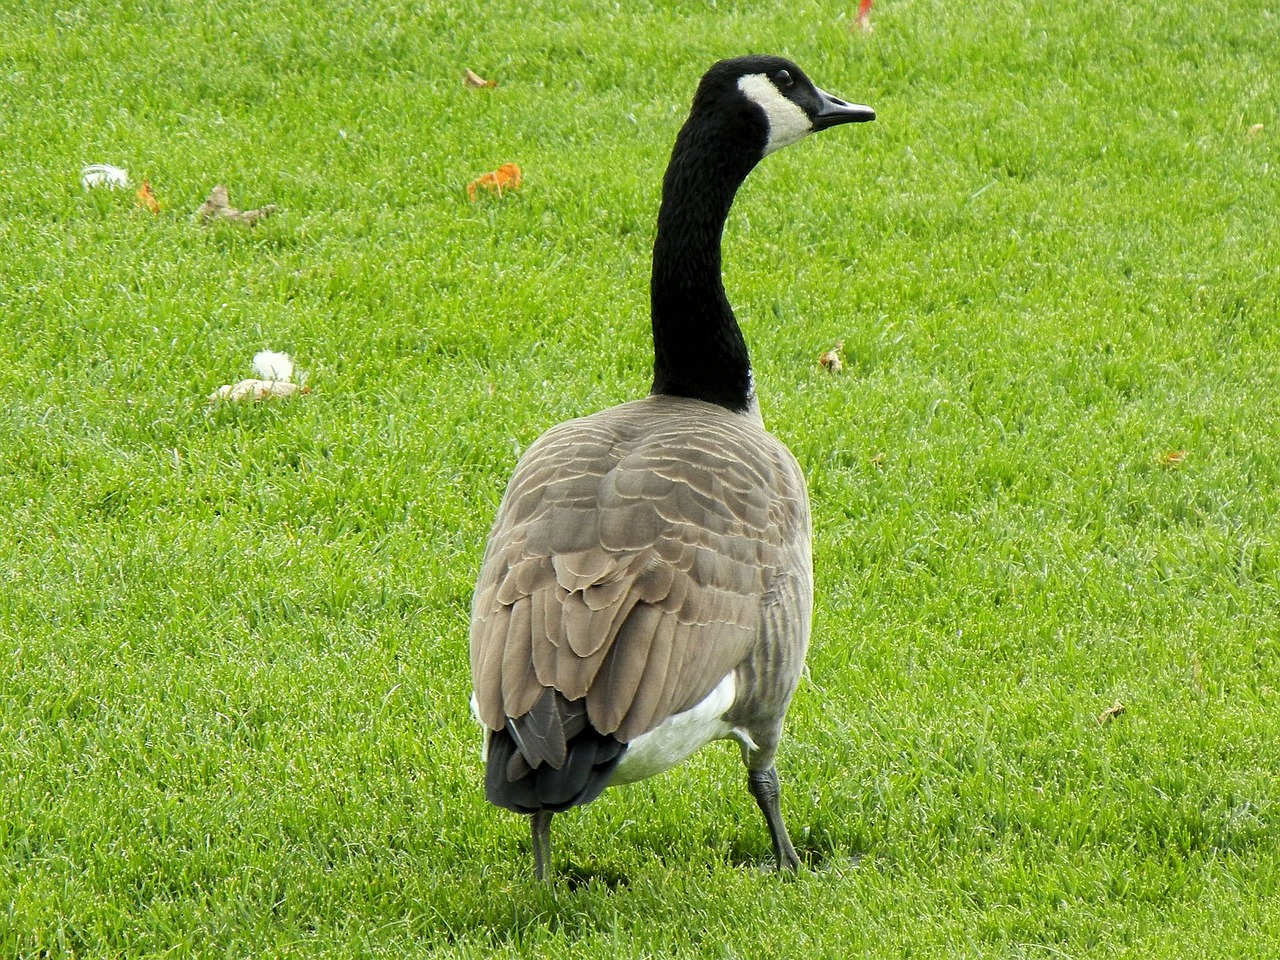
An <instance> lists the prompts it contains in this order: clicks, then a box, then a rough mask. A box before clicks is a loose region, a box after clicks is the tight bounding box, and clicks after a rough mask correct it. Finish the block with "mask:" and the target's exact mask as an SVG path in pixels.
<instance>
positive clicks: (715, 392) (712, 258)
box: [649, 113, 761, 411]
mask: <svg viewBox="0 0 1280 960" xmlns="http://www.w3.org/2000/svg"><path fill="white" fill-rule="evenodd" d="M755 133H758V131H751V130H750V129H744V128H743V126H742V125H741V120H739V123H738V124H737V125H734V124H731V123H724V124H709V123H707V121H706V118H699V117H698V116H697V114H696V113H695V115H693V116H691V117H690V118H689V120H688V122H687V123H686V124H685V126H684V129H682V130H681V131H680V135H679V136H678V137H677V138H676V145H675V149H674V151H673V152H672V154H671V163H670V165H669V166H668V167H667V174H666V177H665V178H664V179H663V182H662V207H661V209H660V210H659V211H658V234H657V239H656V240H655V241H654V245H653V275H652V278H651V282H650V287H649V299H650V306H651V310H652V318H653V352H654V359H653V393H655V394H667V395H671V396H678V397H693V398H695V399H698V400H706V401H709V402H711V403H717V404H719V405H721V406H723V407H728V408H729V409H731V410H738V411H743V410H747V409H748V408H749V407H750V406H751V405H752V403H753V402H754V389H753V387H752V380H751V359H750V357H749V356H748V354H747V344H746V341H745V340H743V338H742V331H741V330H740V329H739V328H738V321H737V319H736V318H735V317H734V315H733V308H732V307H730V306H729V300H728V298H727V297H726V296H725V292H724V284H723V283H722V282H721V279H720V237H721V234H722V233H723V231H724V223H725V219H726V218H727V217H728V216H729V208H730V207H731V206H732V205H733V198H734V195H735V194H736V193H737V191H738V187H739V186H740V185H741V184H742V181H743V180H744V179H746V176H747V174H748V173H750V171H751V168H752V167H753V166H755V164H756V162H757V160H759V158H760V154H761V150H760V148H759V146H758V142H755V143H753V142H750V141H749V140H748V138H749V137H750V136H752V135H753V134H755ZM743 141H747V142H743Z"/></svg>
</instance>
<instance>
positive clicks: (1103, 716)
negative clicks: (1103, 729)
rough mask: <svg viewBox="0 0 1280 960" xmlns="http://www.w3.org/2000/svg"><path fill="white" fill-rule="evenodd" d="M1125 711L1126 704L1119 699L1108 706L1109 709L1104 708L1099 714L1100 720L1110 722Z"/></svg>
mask: <svg viewBox="0 0 1280 960" xmlns="http://www.w3.org/2000/svg"><path fill="white" fill-rule="evenodd" d="M1124 711H1125V705H1124V704H1123V703H1121V702H1120V701H1119V700H1117V701H1116V702H1115V703H1113V704H1112V705H1111V706H1109V707H1107V709H1105V710H1103V711H1102V712H1101V713H1100V714H1098V722H1099V723H1110V722H1111V721H1112V720H1114V719H1115V718H1116V717H1118V716H1120V715H1121V714H1122V713H1124Z"/></svg>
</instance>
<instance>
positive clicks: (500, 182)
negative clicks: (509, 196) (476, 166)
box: [467, 163, 523, 203]
mask: <svg viewBox="0 0 1280 960" xmlns="http://www.w3.org/2000/svg"><path fill="white" fill-rule="evenodd" d="M522 180H523V176H522V175H521V173H520V166H519V164H515V163H504V164H503V165H502V166H500V167H499V168H498V169H497V170H495V171H493V172H492V173H486V174H483V175H482V176H479V177H477V178H476V179H474V180H472V181H471V182H470V183H468V184H467V196H468V197H469V198H470V199H471V202H472V203H475V199H476V188H477V187H484V188H485V189H487V190H492V191H493V192H494V193H496V194H497V195H498V196H502V191H503V190H514V189H516V188H517V187H518V186H520V183H521V181H522Z"/></svg>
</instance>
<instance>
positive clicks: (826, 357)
mask: <svg viewBox="0 0 1280 960" xmlns="http://www.w3.org/2000/svg"><path fill="white" fill-rule="evenodd" d="M843 349H844V341H843V340H837V341H836V345H835V346H834V347H832V348H831V349H830V350H828V351H827V352H826V353H824V354H823V355H822V356H820V357H819V358H818V365H819V366H821V367H823V368H824V369H825V370H826V371H827V372H828V373H839V372H840V371H841V370H843V369H844V361H842V360H841V359H840V351H842V350H843Z"/></svg>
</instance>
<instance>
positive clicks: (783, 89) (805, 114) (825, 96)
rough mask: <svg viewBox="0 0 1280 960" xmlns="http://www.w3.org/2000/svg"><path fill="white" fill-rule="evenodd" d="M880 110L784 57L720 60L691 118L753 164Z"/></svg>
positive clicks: (701, 90)
mask: <svg viewBox="0 0 1280 960" xmlns="http://www.w3.org/2000/svg"><path fill="white" fill-rule="evenodd" d="M875 118H876V112H875V110H873V109H872V108H871V107H868V106H864V105H862V104H859V103H847V102H845V101H844V100H841V99H840V98H839V97H835V96H832V95H831V94H829V93H827V92H825V91H824V90H821V89H819V88H818V87H817V86H815V85H814V83H813V81H812V80H810V79H809V77H808V76H807V75H806V74H805V72H804V71H803V70H801V69H800V67H798V66H796V64H794V63H792V62H791V61H790V60H787V59H786V58H784V57H776V56H748V57H736V58H734V59H732V60H721V61H720V62H719V63H717V64H715V65H714V66H713V67H712V68H711V69H710V70H708V71H707V73H706V74H705V75H704V76H703V78H702V82H701V83H700V84H699V85H698V91H697V93H696V94H695V95H694V98H693V109H692V110H691V111H690V121H691V123H692V125H693V126H694V127H695V128H697V127H701V128H702V130H703V132H705V133H707V134H710V135H711V137H710V139H713V140H714V141H715V142H717V143H719V144H720V146H721V149H722V150H724V151H725V153H726V154H733V155H736V156H737V157H739V158H741V159H742V160H744V161H748V162H749V165H750V166H754V165H755V164H756V163H757V162H759V161H760V160H761V159H762V158H763V157H766V156H768V155H769V154H771V153H773V152H774V151H776V150H780V149H782V148H783V147H785V146H788V145H790V144H793V143H795V142H796V141H798V140H801V139H803V138H804V137H806V136H808V135H809V134H811V133H814V132H816V131H818V130H826V129H829V128H831V127H834V126H838V125H839V124H842V123H864V122H866V121H868V120H874V119H875Z"/></svg>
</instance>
